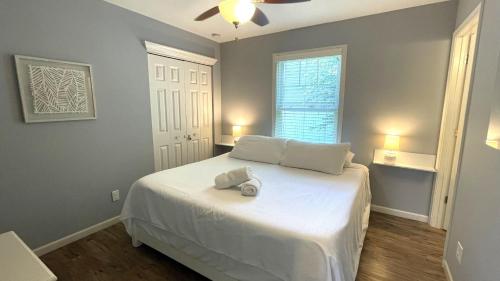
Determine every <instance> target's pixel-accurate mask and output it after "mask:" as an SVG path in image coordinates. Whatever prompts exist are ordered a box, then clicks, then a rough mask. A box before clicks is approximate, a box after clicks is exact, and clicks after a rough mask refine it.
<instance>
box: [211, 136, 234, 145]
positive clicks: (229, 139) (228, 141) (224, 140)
mask: <svg viewBox="0 0 500 281" xmlns="http://www.w3.org/2000/svg"><path fill="white" fill-rule="evenodd" d="M215 145H220V146H230V147H233V146H234V138H233V136H231V135H222V136H221V141H219V142H216V143H215Z"/></svg>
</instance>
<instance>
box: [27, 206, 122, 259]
mask: <svg viewBox="0 0 500 281" xmlns="http://www.w3.org/2000/svg"><path fill="white" fill-rule="evenodd" d="M118 222H120V216H116V217H113V218H110V219H107V220H105V221H103V222H100V223H98V224H94V225H92V226H90V227H87V228H85V229H82V230H80V231H78V232H75V233H73V234H70V235H68V236H66V237H63V238H61V239H58V240H56V241H53V242H50V243H48V244H45V245H43V246H41V247H38V248H36V249H35V250H33V252H35V254H36V255H37V256H43V255H45V254H47V253H50V252H52V251H55V250H57V249H59V248H61V247H64V246H66V245H68V244H70V243H73V242H75V241H76V240H80V239H82V238H84V237H87V236H89V235H90V234H93V233H96V232H98V231H99V230H103V229H105V228H108V227H110V226H112V225H114V224H116V223H118Z"/></svg>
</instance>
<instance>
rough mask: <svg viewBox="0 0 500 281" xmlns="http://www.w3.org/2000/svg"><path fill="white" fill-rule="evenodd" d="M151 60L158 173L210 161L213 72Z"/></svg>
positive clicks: (153, 57)
mask: <svg viewBox="0 0 500 281" xmlns="http://www.w3.org/2000/svg"><path fill="white" fill-rule="evenodd" d="M148 60H149V80H150V82H149V83H150V102H151V120H152V130H153V146H154V160H155V170H156V171H160V170H165V169H169V168H174V167H178V166H181V165H184V164H187V163H192V162H196V161H200V160H203V159H206V158H209V157H211V156H212V117H211V116H212V113H211V112H212V90H211V89H212V87H211V80H212V78H211V68H210V67H208V66H201V65H197V64H194V63H189V62H184V61H180V60H175V59H171V58H165V57H161V56H156V55H148ZM207 68H208V69H207ZM200 69H203V73H204V74H203V75H202V74H200ZM202 76H203V78H202ZM201 79H205V80H203V81H205V82H203V83H201V82H202V81H201ZM209 81H210V82H209ZM207 85H209V87H208V86H207ZM207 114H208V115H209V116H207ZM208 119H209V121H207V120H208ZM208 130H210V132H208ZM204 144H208V146H209V147H208V148H207V147H206V146H205V145H204Z"/></svg>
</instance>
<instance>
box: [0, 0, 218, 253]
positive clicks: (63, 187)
mask: <svg viewBox="0 0 500 281" xmlns="http://www.w3.org/2000/svg"><path fill="white" fill-rule="evenodd" d="M0 26H1V28H0V38H1V44H0V59H1V62H0V93H1V94H0V233H1V232H4V231H8V230H15V231H16V232H17V233H18V234H19V235H20V236H21V237H22V238H23V239H25V241H27V242H28V244H29V245H30V246H32V247H37V246H40V245H42V244H44V243H47V242H50V241H53V240H56V239H58V238H61V237H63V236H65V235H68V234H70V233H73V232H76V231H78V230H81V229H83V228H85V227H88V226H90V225H93V224H95V223H98V222H100V221H102V220H105V219H108V218H110V217H113V216H116V215H118V214H119V212H120V210H121V203H122V202H123V199H124V198H123V197H124V196H125V195H126V193H127V190H128V188H129V187H130V185H131V184H132V182H133V181H135V180H136V179H138V178H139V177H141V176H143V175H146V174H148V173H150V172H152V171H153V154H152V152H153V148H152V137H151V120H150V119H151V118H150V111H149V93H148V75H147V60H146V59H147V58H146V52H145V49H144V47H143V43H142V41H143V40H150V41H153V42H158V43H163V44H166V45H169V46H172V47H177V48H182V49H185V50H188V51H193V52H197V53H201V54H204V55H207V56H216V57H217V56H218V55H219V51H220V50H219V45H218V44H217V43H215V42H212V41H210V40H207V39H203V38H201V37H198V36H195V35H193V34H190V33H187V32H185V31H181V30H179V29H177V28H174V27H171V26H168V25H165V24H162V23H159V22H156V21H154V20H151V19H148V18H146V17H144V16H140V15H138V14H135V13H132V12H129V11H126V10H124V9H122V8H118V7H116V6H113V5H111V4H108V3H106V2H104V1H100V0H85V1H75V0H74V1H67V0H43V1H39V0H30V1H28V0H23V1H11V0H0ZM14 54H22V55H30V56H37V57H43V58H51V59H60V60H67V61H76V62H84V63H89V64H92V66H93V70H94V79H95V94H96V99H97V112H98V119H97V120H96V121H78V122H59V123H44V124H29V125H28V124H25V123H23V118H22V111H21V104H20V102H21V101H20V98H19V93H18V88H17V82H16V76H15V67H14V60H13V55H14ZM214 73H215V75H214V77H215V81H214V82H215V83H214V84H215V85H214V86H215V95H218V94H220V79H219V78H220V70H219V66H218V65H216V67H215V69H214ZM114 189H120V190H121V194H122V201H120V202H119V203H116V204H115V203H112V202H111V200H110V192H111V191H112V190H114Z"/></svg>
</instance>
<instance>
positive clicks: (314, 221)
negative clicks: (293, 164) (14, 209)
mask: <svg viewBox="0 0 500 281" xmlns="http://www.w3.org/2000/svg"><path fill="white" fill-rule="evenodd" d="M243 166H249V167H251V168H252V169H253V171H254V173H255V174H256V175H257V176H258V177H259V179H260V180H261V181H262V184H263V185H262V189H261V191H260V193H259V195H258V196H257V197H243V196H241V194H240V191H239V190H237V189H236V188H234V189H227V190H216V189H214V188H213V180H214V177H215V176H216V175H217V174H220V173H222V172H226V171H228V170H231V169H234V168H239V167H243ZM370 200H371V195H370V188H369V179H368V169H367V168H366V167H365V166H362V165H359V164H355V165H354V166H353V167H351V168H346V169H345V171H344V173H343V174H342V175H340V176H334V175H329V174H325V173H320V172H314V171H309V170H302V169H295V168H287V167H283V166H280V165H272V164H265V163H259V162H251V161H244V160H238V159H233V158H229V157H228V156H227V154H225V155H221V156H218V157H215V158H211V159H208V160H204V161H201V162H197V163H193V164H189V165H186V166H182V167H178V168H174V169H170V170H165V171H161V172H158V173H154V174H151V175H148V176H146V177H143V178H141V179H139V180H138V181H137V182H135V183H134V184H133V186H132V188H131V189H130V191H129V193H128V195H127V199H126V200H125V203H124V207H123V210H122V214H121V219H122V221H123V223H124V224H125V227H126V229H127V232H128V233H129V234H130V235H133V232H134V228H135V227H137V226H140V227H141V228H143V229H147V228H148V227H150V228H151V229H150V232H151V233H156V236H157V237H160V238H161V237H163V239H164V240H165V243H169V242H170V243H171V242H172V239H173V238H172V237H174V238H178V239H177V240H179V239H180V240H182V242H183V243H185V242H189V243H190V244H191V245H196V246H197V247H198V248H199V249H206V250H207V251H209V252H210V253H216V254H218V255H219V256H220V257H225V258H227V260H232V261H235V262H237V263H238V264H243V265H248V267H249V268H252V269H258V270H259V271H260V272H263V273H265V275H266V276H269V277H272V278H273V279H274V280H291V281H304V280H310V281H324V280H328V281H330V280H334V281H354V280H355V277H356V271H357V267H358V264H359V256H360V253H361V249H362V244H363V239H364V235H365V233H366V228H367V226H368V214H369V206H370ZM159 231H161V232H163V234H168V235H160V234H159V233H158V232H159ZM168 237H170V238H168ZM167 240H169V241H167ZM174 240H175V239H174ZM180 240H179V241H180ZM205 256H207V255H205ZM214 259H215V257H214ZM214 263H216V262H215V261H214ZM221 268H224V267H221ZM226 268H227V267H226ZM223 270H224V269H223ZM225 273H226V274H227V275H228V276H231V277H233V278H235V279H239V280H261V279H259V278H257V279H254V278H253V277H252V275H247V276H243V275H241V274H239V275H238V274H236V273H235V272H233V271H231V270H226V272H225ZM266 279H269V278H266ZM269 280H271V279H269Z"/></svg>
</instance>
